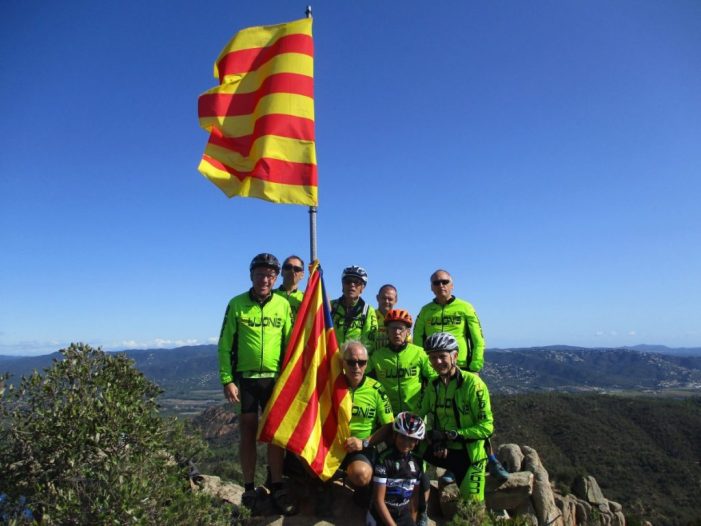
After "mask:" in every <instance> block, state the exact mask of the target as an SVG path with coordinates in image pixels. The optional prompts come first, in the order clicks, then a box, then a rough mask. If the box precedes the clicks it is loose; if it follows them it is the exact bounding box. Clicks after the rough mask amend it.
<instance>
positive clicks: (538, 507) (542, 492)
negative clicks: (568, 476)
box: [521, 446, 564, 526]
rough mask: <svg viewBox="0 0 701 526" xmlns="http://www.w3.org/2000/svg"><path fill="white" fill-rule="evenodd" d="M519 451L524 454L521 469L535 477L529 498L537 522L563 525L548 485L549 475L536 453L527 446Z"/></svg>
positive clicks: (552, 525) (557, 525)
mask: <svg viewBox="0 0 701 526" xmlns="http://www.w3.org/2000/svg"><path fill="white" fill-rule="evenodd" d="M521 451H522V452H523V454H524V459H523V469H524V470H527V471H530V472H532V473H533V476H534V479H535V481H534V484H533V495H532V496H531V500H532V502H533V507H534V508H535V511H536V515H537V516H538V523H539V524H547V525H548V526H563V525H564V521H563V518H562V513H561V512H560V509H559V508H558V507H557V506H556V505H555V497H554V495H553V490H552V488H551V487H550V477H549V476H548V472H547V471H546V470H545V468H544V467H543V464H542V463H541V462H540V457H539V456H538V453H537V452H536V450H535V449H533V448H532V447H528V446H521Z"/></svg>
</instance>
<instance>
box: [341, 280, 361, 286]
mask: <svg viewBox="0 0 701 526" xmlns="http://www.w3.org/2000/svg"><path fill="white" fill-rule="evenodd" d="M342 281H343V283H346V284H348V285H355V286H356V287H360V286H361V285H364V283H363V282H362V281H361V280H359V279H353V278H345V279H344V280H342Z"/></svg>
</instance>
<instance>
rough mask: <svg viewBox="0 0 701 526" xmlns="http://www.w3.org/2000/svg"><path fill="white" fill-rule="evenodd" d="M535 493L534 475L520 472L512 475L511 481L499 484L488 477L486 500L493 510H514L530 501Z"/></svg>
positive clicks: (485, 492) (510, 476) (488, 506)
mask: <svg viewBox="0 0 701 526" xmlns="http://www.w3.org/2000/svg"><path fill="white" fill-rule="evenodd" d="M532 493H533V473H531V472H530V471H520V472H518V473H511V475H509V480H507V481H506V482H504V483H502V484H497V483H496V482H495V481H492V480H491V477H487V485H486V488H485V491H484V499H485V501H486V505H487V508H489V509H491V510H513V509H516V508H518V507H519V506H521V505H522V504H523V503H524V502H527V501H529V500H530V499H529V497H530V496H531V494H532Z"/></svg>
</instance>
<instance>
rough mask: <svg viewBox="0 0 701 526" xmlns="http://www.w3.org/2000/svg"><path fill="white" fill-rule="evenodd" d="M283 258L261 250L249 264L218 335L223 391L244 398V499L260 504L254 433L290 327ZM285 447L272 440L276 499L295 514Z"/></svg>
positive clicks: (232, 398) (246, 502)
mask: <svg viewBox="0 0 701 526" xmlns="http://www.w3.org/2000/svg"><path fill="white" fill-rule="evenodd" d="M279 272H280V263H279V262H278V260H277V258H276V257H275V256H273V255H272V254H266V253H263V254H258V255H257V256H256V257H254V258H253V260H252V261H251V264H250V273H251V282H252V285H253V286H252V287H251V288H250V289H249V290H248V291H246V292H244V293H243V294H239V295H238V296H236V297H234V298H233V299H232V300H231V301H230V302H229V304H228V306H227V308H226V314H225V315H224V322H223V324H222V329H221V334H220V336H219V347H218V354H219V377H220V380H221V383H222V385H223V386H224V396H225V397H226V399H227V400H228V401H229V402H231V403H239V402H240V403H241V417H240V431H241V443H240V449H239V454H240V460H241V469H242V471H243V483H244V493H243V495H242V498H241V502H242V503H243V505H244V506H246V507H248V508H250V509H254V508H255V503H256V496H257V493H256V490H255V481H254V475H255V469H256V432H257V430H258V411H259V410H262V409H264V408H265V405H266V404H267V402H268V399H269V398H270V396H271V394H272V392H273V386H274V385H275V379H276V377H277V375H278V373H279V370H280V366H281V364H282V358H283V354H284V352H285V347H286V345H287V340H288V338H289V336H290V330H291V327H292V321H291V310H290V304H289V303H288V301H287V300H285V299H284V298H282V297H281V296H278V295H277V294H273V285H274V284H275V280H276V279H277V276H278V274H279ZM283 459H284V450H283V449H281V448H280V447H278V446H274V445H272V444H269V445H268V464H269V466H270V474H271V481H272V496H273V503H274V504H275V506H276V507H277V508H278V510H279V511H280V512H281V513H283V514H285V515H291V514H294V513H296V506H295V505H294V503H293V502H292V501H291V499H290V497H289V495H288V493H287V490H286V489H285V488H284V487H283V484H282V464H283Z"/></svg>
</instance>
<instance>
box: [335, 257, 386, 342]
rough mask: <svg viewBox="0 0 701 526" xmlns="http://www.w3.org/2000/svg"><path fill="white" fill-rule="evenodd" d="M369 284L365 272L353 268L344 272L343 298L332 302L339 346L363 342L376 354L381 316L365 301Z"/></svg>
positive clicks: (342, 280)
mask: <svg viewBox="0 0 701 526" xmlns="http://www.w3.org/2000/svg"><path fill="white" fill-rule="evenodd" d="M367 284H368V273H367V272H365V269H364V268H362V267H358V266H351V267H346V268H345V269H343V274H342V275H341V285H342V287H343V295H342V296H341V297H340V298H338V299H337V300H333V301H332V302H331V317H332V318H333V326H334V329H335V331H336V338H338V343H339V344H341V343H343V342H345V341H348V340H359V341H361V342H362V343H363V345H364V346H365V348H366V349H367V350H368V352H369V353H370V354H372V351H373V350H374V343H375V336H376V334H377V316H376V314H375V309H373V308H372V307H371V306H370V305H368V304H367V303H365V300H364V299H363V298H361V294H362V293H363V291H364V290H365V286H366V285H367Z"/></svg>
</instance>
